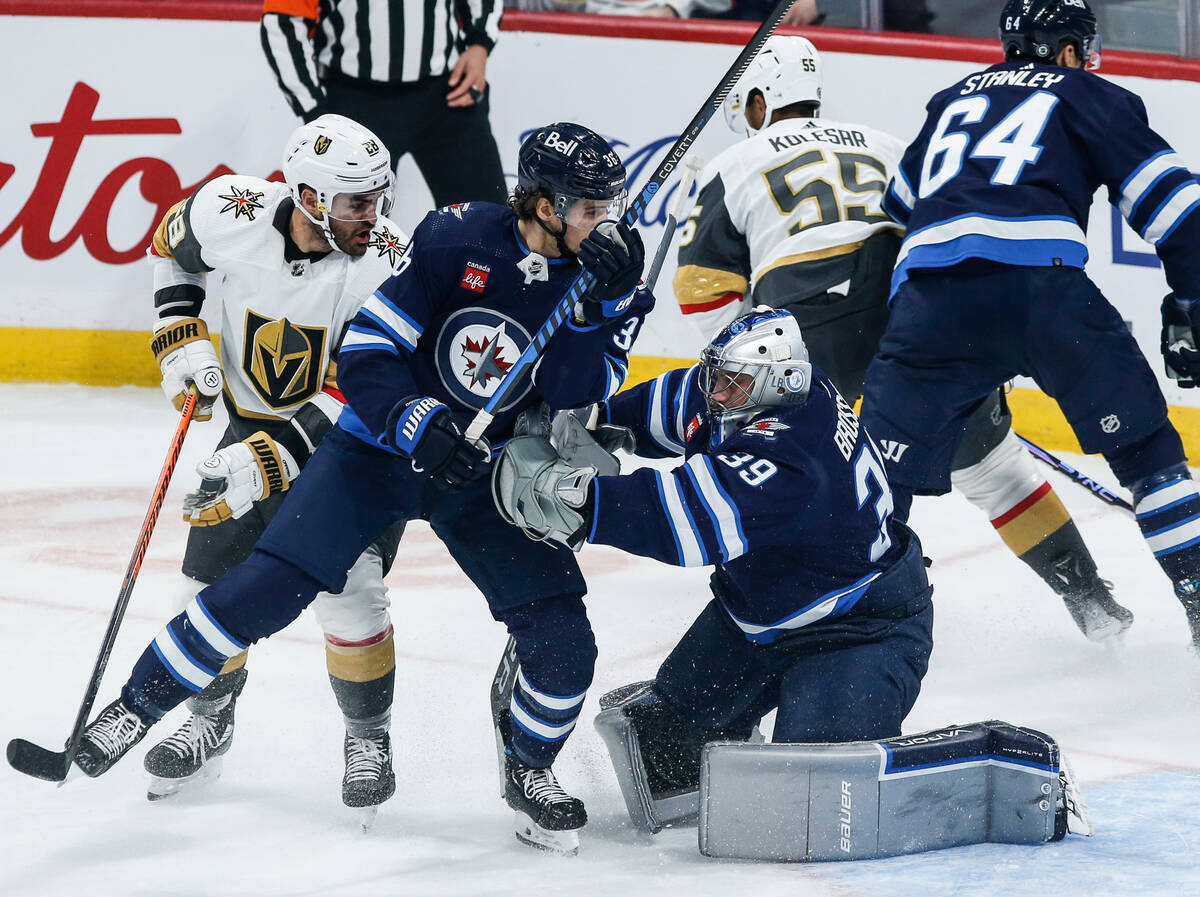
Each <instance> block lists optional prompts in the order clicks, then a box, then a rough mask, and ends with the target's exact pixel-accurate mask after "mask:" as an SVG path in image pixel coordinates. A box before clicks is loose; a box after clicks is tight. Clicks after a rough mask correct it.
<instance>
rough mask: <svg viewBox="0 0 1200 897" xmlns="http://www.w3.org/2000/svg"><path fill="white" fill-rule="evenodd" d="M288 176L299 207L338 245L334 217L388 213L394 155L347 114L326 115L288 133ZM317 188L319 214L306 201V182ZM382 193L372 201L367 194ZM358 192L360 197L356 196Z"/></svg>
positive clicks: (285, 163)
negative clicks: (302, 190)
mask: <svg viewBox="0 0 1200 897" xmlns="http://www.w3.org/2000/svg"><path fill="white" fill-rule="evenodd" d="M283 179H284V180H285V181H286V182H287V185H288V187H290V188H291V191H292V201H293V202H295V204H296V208H298V209H300V211H301V212H303V213H304V215H305V216H306V217H307V218H308V220H309V221H311V222H312V223H313V224H315V225H317V226H318V227H320V228H321V229H322V231H323V232H324V234H325V239H326V240H327V241H328V242H329V245H330V246H333V247H334V248H337V243H336V242H335V241H334V238H333V232H332V231H331V230H330V227H329V224H330V220H331V219H337V220H342V221H364V220H369V219H371V218H374V217H376V216H377V215H386V214H387V213H388V210H389V209H390V208H391V205H392V186H393V183H394V180H395V175H394V174H393V172H392V157H391V154H390V153H389V152H388V150H387V147H386V146H384V145H383V141H382V140H380V139H379V138H378V137H376V136H375V135H374V134H372V133H371V132H370V131H369V130H367V129H366V128H364V127H363V126H362V125H360V124H359V123H358V122H356V121H354V120H352V119H349V118H346V117H345V116H344V115H332V114H327V115H322V116H321V117H320V118H317V119H314V120H313V121H311V122H309V123H308V124H305V125H301V126H300V127H298V128H297V129H296V130H295V131H293V132H292V136H291V137H289V138H288V142H287V147H286V148H285V149H284V152H283ZM302 186H303V187H310V188H312V189H313V190H314V191H315V192H316V194H317V209H318V211H319V212H320V213H321V217H320V218H318V217H316V216H314V215H312V214H311V213H310V212H309V211H308V210H307V209H306V208H304V204H303V203H302V202H301V201H300V188H301V187H302ZM370 194H378V196H377V197H375V198H374V199H373V200H371V201H370V202H367V203H364V202H362V201H361V200H362V197H364V195H365V196H367V197H368V198H369V197H370ZM355 197H358V199H355Z"/></svg>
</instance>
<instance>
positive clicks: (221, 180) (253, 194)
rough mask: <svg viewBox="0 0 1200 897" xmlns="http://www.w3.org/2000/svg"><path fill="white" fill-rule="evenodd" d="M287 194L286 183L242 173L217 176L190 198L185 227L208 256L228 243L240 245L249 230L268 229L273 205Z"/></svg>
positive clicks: (222, 248)
mask: <svg viewBox="0 0 1200 897" xmlns="http://www.w3.org/2000/svg"><path fill="white" fill-rule="evenodd" d="M288 195H289V190H288V186H287V184H282V183H276V182H273V181H264V180H263V179H262V178H256V177H249V176H246V175H238V174H226V175H221V176H220V177H218V178H213V179H212V180H211V181H209V182H208V183H206V184H205V185H204V186H202V187H201V188H200V189H199V190H197V191H196V193H195V195H194V196H193V197H192V201H191V203H190V208H189V210H188V219H189V220H188V226H189V227H190V229H191V231H192V233H193V234H194V235H195V237H196V239H197V240H198V241H199V243H200V246H201V247H202V249H203V251H204V252H205V256H206V258H209V257H210V256H215V255H217V254H220V253H222V251H223V250H225V249H226V248H227V247H228V246H229V245H230V244H231V243H237V244H239V245H240V244H241V243H242V242H243V241H244V240H245V239H246V236H247V234H248V233H249V232H254V231H263V230H267V229H270V228H271V227H272V220H271V219H272V216H274V214H275V207H276V206H277V205H278V204H279V202H280V200H282V199H284V198H285V197H287V196H288Z"/></svg>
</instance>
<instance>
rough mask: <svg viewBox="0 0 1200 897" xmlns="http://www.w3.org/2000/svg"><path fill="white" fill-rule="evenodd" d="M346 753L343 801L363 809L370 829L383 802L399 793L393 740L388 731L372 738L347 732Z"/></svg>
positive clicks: (364, 826)
mask: <svg viewBox="0 0 1200 897" xmlns="http://www.w3.org/2000/svg"><path fill="white" fill-rule="evenodd" d="M345 755H346V774H345V775H344V776H343V777H342V803H344V804H345V805H346V806H347V807H355V808H358V809H361V810H362V813H361V816H360V819H359V821H360V822H361V823H362V827H363V830H364V831H366V830H367V829H369V828H370V827H371V824H372V823H373V822H374V821H375V814H376V813H377V812H378V810H379V805H380V804H381V803H383V802H384V801H385V800H387V799H388V798H389V797H391V796H392V795H393V794H395V793H396V773H395V772H393V770H392V739H391V737H390V736H389V735H388V733H387V732H384V733H382V734H380V735H375V736H372V737H370V738H356V737H355V736H353V735H350V734H347V735H346V742H345Z"/></svg>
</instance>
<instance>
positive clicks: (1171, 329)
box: [1162, 293, 1200, 389]
mask: <svg viewBox="0 0 1200 897" xmlns="http://www.w3.org/2000/svg"><path fill="white" fill-rule="evenodd" d="M1162 319H1163V327H1162V354H1163V360H1164V361H1165V362H1166V363H1167V376H1168V377H1170V378H1171V379H1172V380H1175V381H1177V382H1178V384H1179V386H1181V387H1183V388H1184V389H1191V388H1192V387H1194V386H1196V385H1197V383H1198V382H1200V350H1198V349H1197V346H1200V302H1198V301H1197V300H1195V299H1179V298H1176V296H1175V294H1174V293H1167V295H1166V297H1165V298H1164V299H1163V304H1162Z"/></svg>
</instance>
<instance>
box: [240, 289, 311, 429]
mask: <svg viewBox="0 0 1200 897" xmlns="http://www.w3.org/2000/svg"><path fill="white" fill-rule="evenodd" d="M324 357H325V328H324V327H302V326H300V325H298V324H293V323H292V322H291V321H289V320H288V319H287V318H283V319H282V320H279V321H275V320H272V319H271V318H264V317H262V316H261V315H256V314H255V313H254V312H252V311H250V310H249V309H247V310H246V342H245V349H244V350H243V352H242V370H243V371H244V372H245V374H246V376H247V377H249V378H250V382H251V383H252V384H253V385H254V389H255V391H256V392H257V393H258V394H259V395H260V396H262V398H263V401H264V402H266V403H267V404H268V405H270V406H271V407H272V408H287V407H288V406H290V405H295V404H296V403H298V402H303V401H304V400H305V399H308V398H310V397H311V396H314V395H316V393H317V390H318V389H320V388H321V368H322V365H321V361H322V359H323V358H324Z"/></svg>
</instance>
